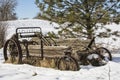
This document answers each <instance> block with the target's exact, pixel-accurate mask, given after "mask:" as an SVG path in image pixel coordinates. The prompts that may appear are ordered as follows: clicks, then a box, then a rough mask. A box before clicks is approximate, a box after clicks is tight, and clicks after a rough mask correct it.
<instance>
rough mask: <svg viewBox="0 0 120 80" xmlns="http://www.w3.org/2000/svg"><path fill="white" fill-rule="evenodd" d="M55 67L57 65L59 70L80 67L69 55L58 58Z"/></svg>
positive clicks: (77, 68)
mask: <svg viewBox="0 0 120 80" xmlns="http://www.w3.org/2000/svg"><path fill="white" fill-rule="evenodd" d="M57 67H58V69H59V70H72V71H78V70H79V69H80V68H79V65H78V63H77V61H76V60H75V58H73V57H71V56H64V57H61V58H60V59H59V60H58V65H57Z"/></svg>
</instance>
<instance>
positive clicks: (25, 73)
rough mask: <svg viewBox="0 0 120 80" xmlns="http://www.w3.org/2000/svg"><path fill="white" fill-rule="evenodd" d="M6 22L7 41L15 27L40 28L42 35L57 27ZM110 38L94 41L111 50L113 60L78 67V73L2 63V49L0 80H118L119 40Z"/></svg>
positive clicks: (44, 23)
mask: <svg viewBox="0 0 120 80" xmlns="http://www.w3.org/2000/svg"><path fill="white" fill-rule="evenodd" d="M24 21H26V23H27V24H26V23H25V22H24ZM34 21H35V22H34ZM8 22H9V23H10V26H9V29H8V36H7V39H8V38H10V37H11V35H12V34H13V33H15V29H16V28H17V27H25V26H27V27H42V31H43V33H46V32H49V31H56V30H55V29H54V28H53V27H56V26H58V24H56V23H54V24H53V25H51V24H50V22H49V21H44V20H18V21H8ZM32 23H35V24H32ZM16 26H17V27H16ZM106 26H108V27H111V29H112V30H115V31H116V30H117V31H120V25H116V24H111V25H106ZM56 32H57V31H56ZM112 38H114V36H112V37H111V38H106V39H99V38H97V39H96V41H97V42H98V43H102V44H103V45H104V46H106V47H107V48H109V49H111V53H112V56H113V60H112V61H109V62H108V63H107V64H106V65H104V66H99V67H94V66H91V65H88V66H83V65H80V67H81V69H80V70H79V71H60V70H57V69H52V68H44V67H35V66H31V65H28V64H8V63H4V58H3V49H0V80H119V78H120V69H119V68H120V49H118V48H120V38H119V37H115V38H116V39H117V41H114V40H113V39H112ZM113 48H115V49H116V50H115V49H113Z"/></svg>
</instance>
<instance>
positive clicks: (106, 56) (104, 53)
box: [96, 47, 112, 61]
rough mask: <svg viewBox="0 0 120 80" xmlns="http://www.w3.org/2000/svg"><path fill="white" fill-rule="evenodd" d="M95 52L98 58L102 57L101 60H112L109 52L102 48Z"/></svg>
mask: <svg viewBox="0 0 120 80" xmlns="http://www.w3.org/2000/svg"><path fill="white" fill-rule="evenodd" d="M96 51H97V52H98V54H100V56H101V57H102V59H104V60H106V59H107V60H110V61H111V60H112V55H111V52H110V51H109V50H108V49H106V48H104V47H100V48H97V49H96Z"/></svg>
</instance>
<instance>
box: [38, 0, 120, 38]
mask: <svg viewBox="0 0 120 80" xmlns="http://www.w3.org/2000/svg"><path fill="white" fill-rule="evenodd" d="M36 5H37V6H38V7H39V8H40V13H39V15H38V16H37V17H38V18H42V19H47V20H50V21H54V22H57V23H59V24H63V23H65V22H70V23H71V24H72V25H75V24H79V25H77V26H76V27H74V28H72V29H73V32H74V31H77V29H80V30H78V31H80V33H83V34H85V35H87V37H88V38H92V36H93V34H94V30H96V29H97V28H98V26H96V24H97V23H102V24H106V23H107V22H109V21H114V22H116V23H119V22H120V19H118V17H117V16H119V15H120V10H118V9H119V8H120V2H119V0H36ZM68 26H69V25H68ZM81 29H82V30H81Z"/></svg>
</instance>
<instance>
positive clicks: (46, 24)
mask: <svg viewBox="0 0 120 80" xmlns="http://www.w3.org/2000/svg"><path fill="white" fill-rule="evenodd" d="M7 23H8V30H7V37H6V39H9V38H10V37H11V36H12V35H13V34H15V32H16V31H15V30H16V28H18V27H41V29H42V32H43V34H46V33H48V32H51V31H54V32H55V33H57V32H58V30H56V29H55V27H58V26H59V25H58V24H57V23H54V22H50V21H47V20H39V19H26V20H11V21H7Z"/></svg>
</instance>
